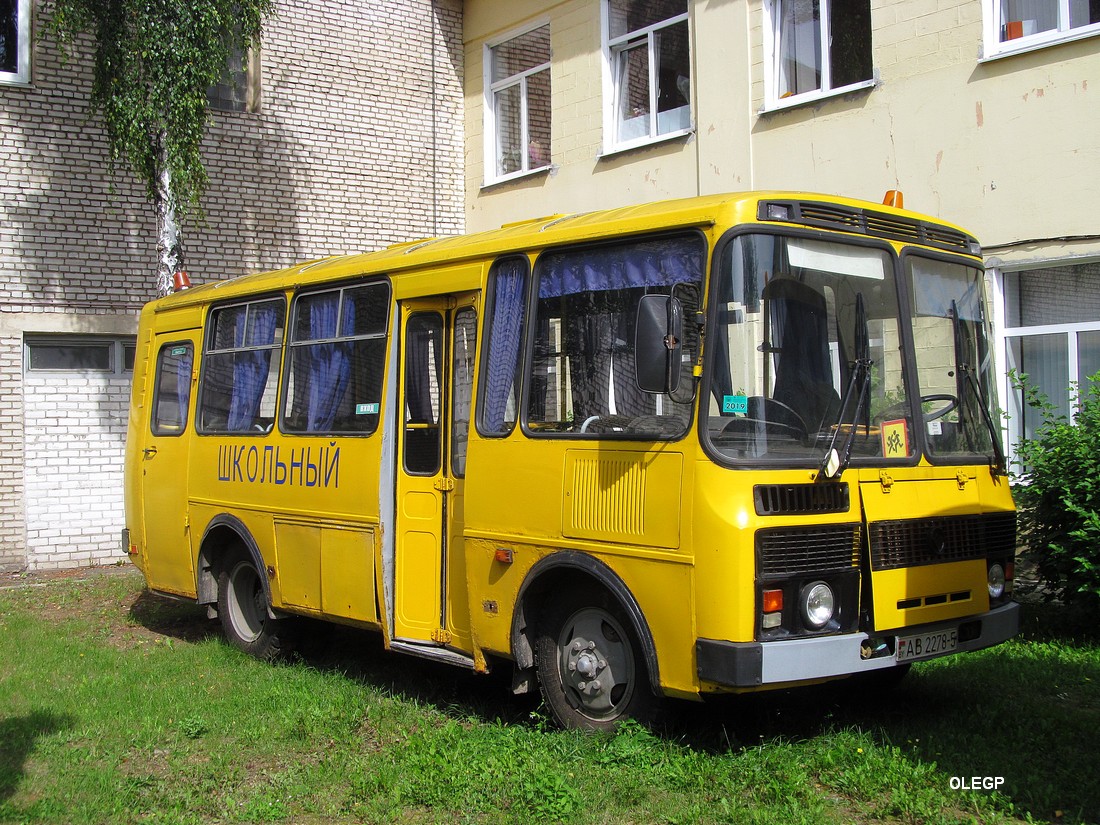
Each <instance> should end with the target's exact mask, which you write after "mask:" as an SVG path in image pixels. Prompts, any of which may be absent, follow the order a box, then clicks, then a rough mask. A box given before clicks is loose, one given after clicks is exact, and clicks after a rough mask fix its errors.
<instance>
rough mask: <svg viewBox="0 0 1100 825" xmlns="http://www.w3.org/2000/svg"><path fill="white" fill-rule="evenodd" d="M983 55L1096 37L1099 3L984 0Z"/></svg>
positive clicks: (1097, 0)
mask: <svg viewBox="0 0 1100 825" xmlns="http://www.w3.org/2000/svg"><path fill="white" fill-rule="evenodd" d="M985 3H986V8H985V20H986V33H985V39H986V56H987V57H996V56H998V55H1002V54H1014V53H1017V52H1021V51H1028V50H1030V49H1033V48H1038V47H1042V46H1049V45H1052V44H1054V43H1063V42H1065V41H1067V40H1076V39H1078V38H1080V37H1087V36H1089V35H1093V34H1100V0H1059V2H1057V3H1055V2H1051V0H985Z"/></svg>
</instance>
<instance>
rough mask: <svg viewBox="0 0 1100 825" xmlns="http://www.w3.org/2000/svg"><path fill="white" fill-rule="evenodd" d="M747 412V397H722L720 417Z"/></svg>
mask: <svg viewBox="0 0 1100 825" xmlns="http://www.w3.org/2000/svg"><path fill="white" fill-rule="evenodd" d="M748 411H749V397H748V396H747V395H723V396H722V415H734V414H736V413H741V414H745V413H747V412H748Z"/></svg>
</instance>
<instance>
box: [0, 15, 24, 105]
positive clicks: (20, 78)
mask: <svg viewBox="0 0 1100 825" xmlns="http://www.w3.org/2000/svg"><path fill="white" fill-rule="evenodd" d="M16 8H17V12H16V17H17V20H18V22H17V32H16V37H17V38H18V40H19V43H18V50H19V53H18V55H17V56H16V67H15V71H14V72H0V85H5V86H25V85H27V84H28V83H30V82H31V0H16Z"/></svg>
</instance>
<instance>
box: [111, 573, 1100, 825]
mask: <svg viewBox="0 0 1100 825" xmlns="http://www.w3.org/2000/svg"><path fill="white" fill-rule="evenodd" d="M1045 610H1046V609H1045V608H1042V607H1035V608H1028V610H1027V611H1026V612H1025V628H1026V629H1027V630H1026V631H1025V633H1026V636H1025V638H1026V643H1020V642H1013V643H1009V644H1007V645H1003V646H1001V647H998V648H994V649H991V650H988V651H983V652H980V653H976V654H962V655H959V656H957V657H949V658H947V659H943V660H939V661H937V662H933V663H927V664H923V665H918V666H916V667H915V668H914V671H913V672H912V673H911V674H910V675H909V677H908V678H907V679H906V680H905V681H904V682H902V684H901V685H900V686H898V687H897V688H895V689H894V690H892V691H882V690H874V689H871V688H869V687H866V686H862V685H860V684H858V683H857V682H855V681H854V680H844V681H839V682H833V683H830V684H827V685H820V686H816V687H809V688H802V689H798V690H788V691H777V692H768V693H757V694H749V695H744V696H737V697H723V698H718V699H712V700H709V701H707V702H704V703H691V702H671V701H670V702H666V703H665V705H664V707H665V713H664V717H663V721H662V725H661V727H660V729H659V730H658V731H656V732H657V733H659V734H660V735H661V736H662V737H663V738H665V739H666V740H668V741H670V742H674V743H676V744H678V745H681V746H683V747H688V748H691V749H693V750H697V751H701V752H707V753H712V754H726V753H730V752H734V753H736V752H739V751H740V750H742V749H744V748H751V747H757V746H765V747H767V746H775V747H782V746H784V745H786V744H790V743H799V742H805V741H810V740H813V739H815V738H817V737H822V736H827V735H829V734H831V733H833V732H835V731H839V730H852V731H857V732H859V733H861V734H864V735H866V736H869V737H870V738H871V739H872V740H873V741H875V742H877V743H879V744H880V745H883V746H885V747H890V748H894V749H896V753H897V758H898V759H904V760H909V761H911V762H913V763H914V764H915V763H921V764H923V765H929V764H932V763H934V764H935V766H936V770H937V773H938V774H939V775H940V776H942V779H943V783H944V790H945V791H946V790H948V789H949V783H950V781H951V778H952V777H967V778H969V777H974V776H978V777H987V776H988V777H1004V784H1003V786H1002V787H1001V790H1000V793H1001V794H1002V796H1003V797H1005V798H1006V799H1008V800H1009V801H1011V803H1012V804H1013V805H1014V806H1015V810H1016V812H1017V813H1020V814H1031V815H1032V816H1033V817H1035V818H1037V819H1041V820H1050V819H1052V818H1054V817H1055V813H1056V811H1063V812H1064V813H1065V820H1064V821H1072V822H1089V823H1100V783H1096V782H1093V781H1090V780H1086V779H1085V777H1087V776H1090V775H1092V774H1093V772H1094V770H1095V767H1094V766H1095V765H1097V764H1100V735H1097V732H1098V731H1100V666H1098V665H1097V661H1098V660H1097V656H1096V655H1095V652H1094V651H1095V647H1094V646H1091V645H1090V644H1087V643H1077V642H1074V641H1072V640H1071V639H1070V640H1067V639H1061V640H1059V639H1058V638H1057V637H1056V636H1055V635H1053V634H1052V633H1050V632H1049V628H1050V627H1051V626H1052V625H1051V624H1050V621H1051V619H1050V617H1049V616H1048V614H1047V613H1046V612H1045ZM131 615H132V616H133V617H134V618H135V619H136V620H137V621H139V622H141V623H142V624H144V625H145V627H147V628H148V629H149V630H151V631H153V632H157V633H164V634H166V635H170V636H173V637H175V638H177V639H184V640H188V641H198V640H201V639H205V638H208V637H210V636H212V635H215V634H216V633H217V624H216V623H215V622H211V621H209V620H208V619H206V614H205V611H204V610H202V609H197V608H195V607H194V606H189V605H183V604H179V603H174V602H165V601H164V600H163V599H160V598H159V597H154V596H150V595H148V594H143V595H142V597H140V598H139V599H138V600H137V601H136V602H135V604H134V606H133V608H132V609H131ZM305 627H306V631H305V633H304V638H305V641H306V642H307V644H306V645H304V646H302V648H301V652H300V659H301V662H302V664H304V665H305V666H308V667H311V668H315V669H318V670H321V671H329V672H337V673H341V674H343V675H344V676H346V677H347V678H350V679H354V680H356V681H358V682H360V683H361V684H364V685H367V686H370V687H371V688H373V689H375V690H378V691H379V692H381V693H384V694H386V695H389V696H392V697H394V698H398V699H401V700H405V701H410V702H414V703H417V704H422V705H427V706H430V707H434V708H436V709H438V710H439V711H440V712H443V713H445V714H447V715H449V716H452V717H455V718H459V719H474V720H479V721H482V722H486V723H501V724H509V725H524V726H532V727H533V726H535V725H536V719H537V718H538V716H539V714H541V711H539V710H538V709H539V702H538V697H537V694H535V695H533V696H532V695H528V696H515V695H513V694H512V693H511V690H510V677H511V672H510V667H509V665H508V664H507V663H501V665H500V666H498V667H497V668H496V669H495V670H494V672H493V673H492V674H491V675H489V676H488V677H486V676H481V675H476V674H473V673H469V672H464V671H462V670H459V669H456V668H453V667H450V666H447V665H442V664H437V663H434V662H429V661H425V660H420V659H415V658H411V657H408V656H401V655H396V654H389V653H387V652H386V651H385V650H384V648H383V644H382V639H381V636H380V635H379V634H377V633H371V632H368V631H361V630H356V629H352V628H346V627H338V626H335V627H334V626H329V625H321V624H320V623H315V622H310V623H306V625H305ZM1079 644H1080V646H1079ZM1079 653H1080V654H1081V655H1078V654H1079ZM960 804H961V805H965V796H964V795H962V794H960ZM1060 821H1061V820H1060Z"/></svg>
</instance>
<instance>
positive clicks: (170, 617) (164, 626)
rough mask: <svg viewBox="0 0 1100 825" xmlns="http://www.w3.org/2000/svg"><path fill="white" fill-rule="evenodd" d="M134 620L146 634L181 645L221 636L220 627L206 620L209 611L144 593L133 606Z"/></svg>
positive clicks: (190, 603)
mask: <svg viewBox="0 0 1100 825" xmlns="http://www.w3.org/2000/svg"><path fill="white" fill-rule="evenodd" d="M130 620H131V621H133V622H135V623H137V624H139V625H141V626H142V627H144V628H145V629H146V630H148V631H150V632H152V633H157V634H159V635H161V636H169V637H171V638H173V639H178V640H179V641H181V642H199V641H202V640H203V639H207V638H210V637H211V636H216V635H218V630H219V628H218V624H217V623H216V622H213V621H211V620H210V619H208V618H207V617H206V608H205V607H200V606H199V605H197V604H194V603H192V602H184V601H176V600H175V599H169V598H167V597H165V596H158V595H156V594H154V593H151V592H149V591H148V590H145V589H143V590H142V591H141V593H140V594H139V595H138V597H137V598H136V599H135V600H134V603H133V604H132V605H130Z"/></svg>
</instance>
